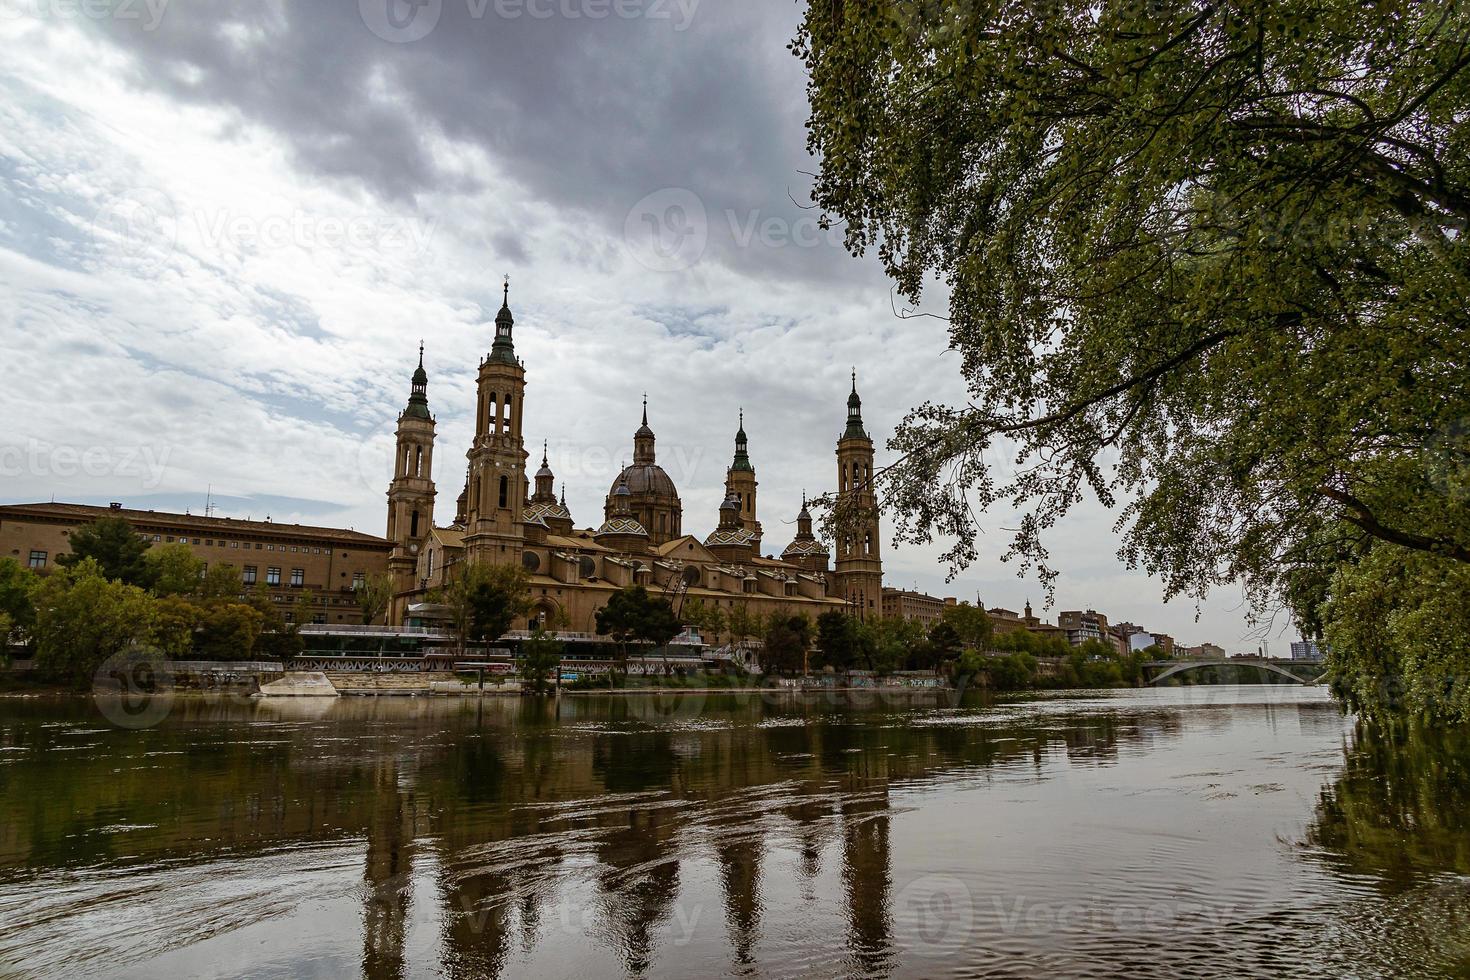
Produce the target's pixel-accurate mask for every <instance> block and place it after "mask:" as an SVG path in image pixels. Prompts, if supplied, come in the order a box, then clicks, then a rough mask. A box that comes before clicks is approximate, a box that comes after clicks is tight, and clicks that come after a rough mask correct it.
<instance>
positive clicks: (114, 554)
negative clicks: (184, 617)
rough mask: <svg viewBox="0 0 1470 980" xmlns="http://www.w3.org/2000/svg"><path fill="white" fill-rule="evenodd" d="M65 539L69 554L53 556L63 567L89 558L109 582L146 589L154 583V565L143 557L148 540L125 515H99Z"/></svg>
mask: <svg viewBox="0 0 1470 980" xmlns="http://www.w3.org/2000/svg"><path fill="white" fill-rule="evenodd" d="M68 540H69V541H70V543H71V553H70V554H65V555H60V556H58V557H57V559H56V563H57V564H58V565H60V566H61V567H62V568H73V567H75V566H76V565H78V564H80V563H81V562H84V561H86V560H87V559H89V558H90V559H92V560H93V561H95V562H96V563H97V566H98V568H99V569H100V570H101V574H102V576H103V577H104V578H106V579H107V580H108V581H110V582H122V583H123V584H124V585H136V586H138V587H140V588H145V589H146V588H149V587H151V586H152V585H153V576H154V573H155V567H154V566H153V565H152V564H150V563H149V562H148V561H147V560H146V559H145V558H144V554H145V553H146V552H147V551H148V549H149V547H150V543H149V542H147V541H145V540H143V538H142V536H141V535H139V534H138V532H136V531H134V530H133V526H132V525H131V524H129V523H128V522H127V521H126V520H125V519H124V518H121V517H99V518H97V520H95V521H93V522H92V523H91V524H85V525H83V526H82V527H79V528H77V529H76V530H74V531H72V532H71V536H70V538H69V539H68Z"/></svg>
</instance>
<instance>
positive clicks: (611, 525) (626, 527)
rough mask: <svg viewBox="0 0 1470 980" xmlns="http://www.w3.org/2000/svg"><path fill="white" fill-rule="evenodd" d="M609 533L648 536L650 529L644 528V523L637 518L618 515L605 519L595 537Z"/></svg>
mask: <svg viewBox="0 0 1470 980" xmlns="http://www.w3.org/2000/svg"><path fill="white" fill-rule="evenodd" d="M608 534H628V535H638V536H641V537H645V538H646V537H648V531H646V530H645V529H644V527H643V525H642V524H639V523H638V521H637V519H636V518H632V517H628V516H626V515H617V516H614V517H610V518H608V519H607V520H605V521H603V522H602V526H601V527H599V528H598V529H597V531H596V533H594V534H593V537H597V538H600V537H603V536H604V535H608Z"/></svg>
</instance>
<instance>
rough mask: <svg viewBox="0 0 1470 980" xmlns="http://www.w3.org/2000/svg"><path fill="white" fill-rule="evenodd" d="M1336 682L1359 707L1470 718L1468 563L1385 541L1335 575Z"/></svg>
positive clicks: (1330, 646)
mask: <svg viewBox="0 0 1470 980" xmlns="http://www.w3.org/2000/svg"><path fill="white" fill-rule="evenodd" d="M1323 627H1324V631H1323V632H1324V638H1325V647H1326V655H1327V665H1328V667H1329V669H1330V670H1331V672H1332V678H1333V686H1334V688H1335V689H1336V690H1337V692H1338V693H1339V694H1340V695H1341V696H1342V697H1343V698H1344V699H1345V700H1346V701H1347V702H1348V704H1349V705H1350V706H1351V707H1353V708H1354V709H1355V710H1357V711H1358V712H1360V713H1362V714H1363V715H1365V716H1368V717H1372V718H1377V717H1378V716H1382V715H1385V714H1388V713H1395V712H1404V713H1408V714H1410V715H1414V716H1418V715H1426V716H1429V717H1432V718H1442V719H1446V720H1450V721H1458V722H1460V723H1464V722H1466V721H1470V566H1467V565H1465V564H1463V563H1459V562H1447V561H1444V560H1442V559H1437V558H1435V557H1433V556H1430V555H1424V554H1421V553H1417V552H1414V551H1412V550H1410V549H1406V548H1396V547H1392V546H1385V547H1381V548H1374V549H1373V551H1372V552H1371V553H1370V554H1369V555H1368V556H1367V557H1366V558H1365V559H1364V560H1363V561H1362V562H1361V563H1360V564H1358V565H1349V566H1345V567H1344V568H1342V569H1341V570H1340V571H1339V572H1338V573H1337V575H1336V577H1335V579H1334V580H1333V584H1332V589H1331V599H1330V601H1329V602H1328V603H1327V604H1326V606H1325V608H1324V613H1323Z"/></svg>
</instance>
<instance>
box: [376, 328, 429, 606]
mask: <svg viewBox="0 0 1470 980" xmlns="http://www.w3.org/2000/svg"><path fill="white" fill-rule="evenodd" d="M434 496H435V491H434V416H433V414H432V413H430V411H429V374H428V372H427V371H425V370H424V345H423V344H422V343H421V344H419V366H418V368H417V369H416V370H415V371H414V372H413V380H412V381H411V382H410V384H409V391H408V405H407V406H406V407H405V408H404V409H403V411H402V412H400V413H399V415H398V430H397V440H396V448H395V450H394V455H393V480H392V482H391V483H389V484H388V534H387V537H388V539H389V540H390V541H392V542H393V551H392V552H391V553H390V554H389V556H388V572H389V574H390V575H392V576H393V591H394V592H395V593H404V592H408V591H410V590H412V589H413V587H414V579H415V577H416V575H417V568H418V556H419V551H420V550H421V549H422V547H423V544H424V542H425V541H426V540H427V539H428V537H429V532H430V531H431V530H432V529H433V525H434ZM399 606H400V603H398V602H397V601H395V602H394V603H392V605H391V607H390V612H389V616H390V620H391V621H390V623H389V625H397V624H398V622H400V621H401V613H402V610H401V609H400V608H399Z"/></svg>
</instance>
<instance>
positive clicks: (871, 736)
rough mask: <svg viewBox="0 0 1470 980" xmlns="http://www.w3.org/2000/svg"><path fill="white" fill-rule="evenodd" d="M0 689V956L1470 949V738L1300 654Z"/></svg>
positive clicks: (1350, 963) (420, 961)
mask: <svg viewBox="0 0 1470 980" xmlns="http://www.w3.org/2000/svg"><path fill="white" fill-rule="evenodd" d="M166 707H167V710H166V711H162V710H161V711H159V712H158V713H157V714H156V715H155V716H153V717H148V718H146V719H144V721H142V722H139V724H146V725H147V726H148V727H129V728H118V727H115V726H114V725H112V724H110V723H109V722H108V721H107V720H106V718H104V717H103V715H102V714H101V713H99V711H98V709H97V707H96V706H95V705H94V704H93V702H91V701H90V700H80V699H78V700H47V699H0V924H3V925H0V977H3V978H7V980H8V978H19V977H68V978H71V977H87V976H107V977H138V978H150V980H156V978H161V977H247V976H248V977H280V978H296V977H352V976H362V977H368V978H372V980H379V978H399V977H464V978H489V977H572V978H578V980H593V978H602V977H622V976H627V977H640V976H661V977H696V976H802V977H966V976H980V975H985V976H1001V977H1023V976H1076V975H1094V976H1117V975H1124V976H1129V977H1181V976H1225V975H1233V976H1262V977H1267V976H1269V977H1279V976H1303V977H1307V976H1310V977H1322V976H1326V975H1330V976H1341V975H1353V976H1360V977H1401V976H1443V977H1451V976H1467V975H1470V820H1467V814H1470V779H1467V775H1466V765H1467V760H1470V753H1467V744H1470V743H1467V741H1466V739H1465V738H1463V737H1462V736H1459V735H1455V736H1451V735H1444V734H1441V735H1438V736H1434V737H1431V736H1429V735H1427V734H1424V733H1418V734H1404V733H1399V735H1397V736H1390V735H1388V734H1385V733H1377V732H1370V731H1367V730H1365V729H1362V728H1359V727H1358V726H1355V724H1354V722H1353V721H1352V719H1350V718H1346V717H1344V716H1343V715H1342V714H1341V713H1340V712H1339V710H1338V708H1337V707H1336V706H1335V705H1334V704H1333V703H1332V702H1331V701H1330V700H1329V699H1328V697H1327V695H1326V693H1325V692H1324V691H1323V690H1322V689H1320V688H1301V687H1294V686H1239V687H1236V686H1230V687H1223V686H1222V687H1192V688H1166V689H1162V690H1128V691H1116V692H1075V693H1057V694H1050V695H1046V696H1040V697H1030V698H1025V699H1016V700H1002V701H992V700H989V699H986V698H984V697H983V696H980V695H971V696H969V697H967V698H965V699H961V700H959V701H957V702H956V701H955V699H953V698H952V697H951V696H948V695H941V694H935V693H915V694H909V695H901V696H883V697H880V696H877V695H847V696H836V695H828V696H815V695H813V696H807V697H803V696H799V695H781V696H777V695H769V696H759V695H750V694H746V695H738V696H737V695H718V696H717V695H708V696H702V695H683V696H672V695H671V696H663V697H659V696H627V697H624V696H577V697H572V696H568V697H563V698H562V699H560V701H549V700H533V699H516V698H506V697H498V698H497V697H492V698H485V699H483V700H477V699H469V698H466V699H459V698H417V699H407V698H396V699H389V698H383V699H355V698H354V699H341V700H334V701H322V700H311V701H306V700H302V701H272V702H261V701H254V702H252V701H244V700H235V699H226V700H219V701H205V700H188V699H184V698H180V699H178V700H176V701H174V702H173V703H172V704H169V705H167V706H166Z"/></svg>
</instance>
